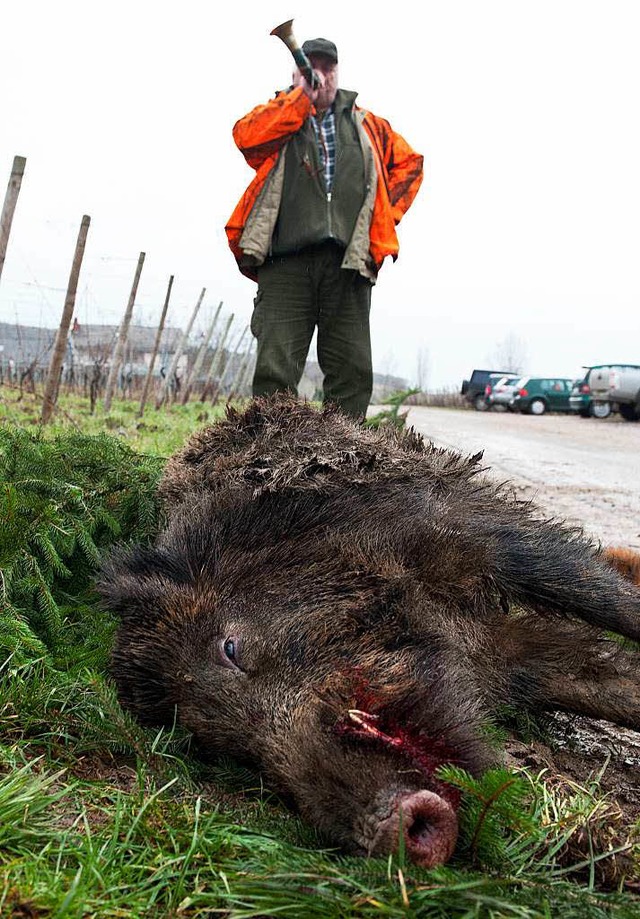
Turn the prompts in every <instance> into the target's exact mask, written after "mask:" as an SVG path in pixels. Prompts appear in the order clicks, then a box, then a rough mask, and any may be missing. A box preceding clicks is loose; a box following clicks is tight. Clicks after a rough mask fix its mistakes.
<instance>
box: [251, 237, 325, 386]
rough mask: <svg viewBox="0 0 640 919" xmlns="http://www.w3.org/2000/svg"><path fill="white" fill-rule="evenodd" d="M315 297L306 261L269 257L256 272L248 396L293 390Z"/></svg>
mask: <svg viewBox="0 0 640 919" xmlns="http://www.w3.org/2000/svg"><path fill="white" fill-rule="evenodd" d="M315 304H316V298H315V294H314V285H313V281H312V277H311V274H310V271H309V266H308V262H307V260H306V259H305V258H303V257H302V256H300V255H290V256H285V257H284V258H274V259H270V260H269V261H268V262H266V263H265V264H264V265H263V266H262V267H261V268H260V270H259V272H258V293H257V296H256V298H255V301H254V309H253V316H252V317H251V331H252V332H253V334H254V335H255V337H256V338H257V340H258V351H257V355H256V368H255V372H254V375H253V395H254V396H270V395H272V394H273V393H276V392H291V393H293V394H294V395H297V394H298V383H299V382H300V378H301V376H302V374H303V371H304V365H305V362H306V359H307V354H308V351H309V345H310V344H311V339H312V337H313V332H314V328H315V324H316V305H315Z"/></svg>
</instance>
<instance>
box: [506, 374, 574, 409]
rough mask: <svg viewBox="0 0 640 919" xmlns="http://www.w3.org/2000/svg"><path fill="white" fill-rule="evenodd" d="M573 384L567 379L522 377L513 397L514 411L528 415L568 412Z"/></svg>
mask: <svg viewBox="0 0 640 919" xmlns="http://www.w3.org/2000/svg"><path fill="white" fill-rule="evenodd" d="M573 383H574V381H573V380H569V379H567V378H566V377H522V379H521V380H520V383H519V386H518V389H517V390H516V392H515V395H514V397H513V409H514V411H516V412H518V411H520V412H524V413H525V414H527V415H544V413H545V412H568V411H569V409H570V406H569V396H570V395H571V389H572V387H573Z"/></svg>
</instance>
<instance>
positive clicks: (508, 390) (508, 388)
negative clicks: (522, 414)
mask: <svg viewBox="0 0 640 919" xmlns="http://www.w3.org/2000/svg"><path fill="white" fill-rule="evenodd" d="M520 380H521V377H515V379H514V377H513V376H511V375H508V376H506V377H500V379H499V380H497V381H496V383H495V385H493V386H491V391H490V392H489V393H488V394H487V403H488V405H489V408H493V409H498V410H502V411H504V410H508V411H510V412H512V411H513V397H514V396H515V394H516V390H517V389H518V387H519V385H520Z"/></svg>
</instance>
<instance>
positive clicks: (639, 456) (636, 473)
mask: <svg viewBox="0 0 640 919" xmlns="http://www.w3.org/2000/svg"><path fill="white" fill-rule="evenodd" d="M407 421H408V424H410V425H413V427H415V428H416V430H418V431H420V433H421V434H423V435H424V436H425V437H426V438H427V439H428V440H432V441H433V442H434V443H436V444H438V445H440V446H446V447H452V448H454V449H455V450H459V451H461V452H462V453H477V452H478V451H481V450H482V451H484V463H485V465H486V466H488V467H490V471H489V474H490V475H492V476H496V477H497V478H499V479H500V480H506V479H508V480H510V481H511V482H512V483H513V485H514V487H515V489H516V491H517V492H518V494H520V495H521V496H522V497H528V498H533V499H534V500H535V501H536V503H537V504H538V505H540V506H541V507H543V508H545V510H547V511H548V512H549V513H550V514H551V515H553V516H556V517H562V518H564V519H566V520H567V521H569V522H570V523H572V524H578V525H580V526H582V527H583V528H584V530H585V531H586V533H587V534H588V535H590V536H592V537H594V538H595V539H597V540H600V541H601V542H602V543H603V544H605V545H611V546H613V545H616V546H629V547H630V548H634V549H640V423H634V422H625V421H622V420H621V419H620V418H619V417H618V416H612V417H611V418H608V419H606V420H605V421H599V420H597V419H595V418H588V419H585V418H578V417H575V416H568V415H555V414H553V415H543V416H541V417H533V416H530V415H519V414H512V413H510V412H475V411H462V410H456V409H445V408H418V407H416V408H412V409H411V410H410V412H409V416H408V419H407Z"/></svg>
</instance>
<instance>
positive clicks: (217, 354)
mask: <svg viewBox="0 0 640 919" xmlns="http://www.w3.org/2000/svg"><path fill="white" fill-rule="evenodd" d="M232 322H233V313H231V315H230V316H229V318H228V319H227V324H226V325H225V327H224V331H223V333H222V335H221V336H220V338H219V339H218V344H217V345H216V349H215V351H214V352H213V357H212V358H211V363H210V364H209V372H208V373H207V378H206V380H205V381H204V386H203V387H202V394H201V396H200V398H201V399H202V401H203V402H204V400H205V399H206V398H207V392H208V389H209V383H210V382H211V380H212V379H213V378H214V374H215V373H216V372H217V370H218V367H219V365H220V361H221V359H222V354H223V353H224V346H225V342H226V340H227V336H228V335H229V329H230V328H231V324H232ZM213 385H214V386H215V382H214V384H213Z"/></svg>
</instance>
